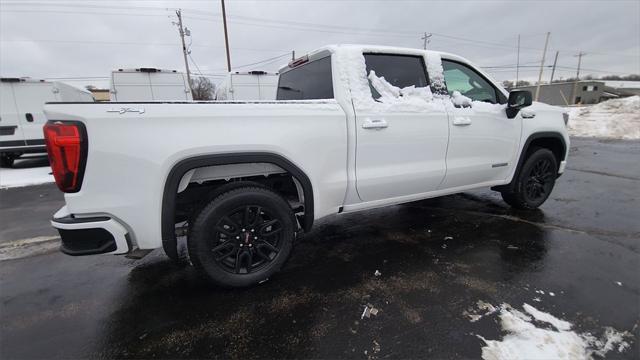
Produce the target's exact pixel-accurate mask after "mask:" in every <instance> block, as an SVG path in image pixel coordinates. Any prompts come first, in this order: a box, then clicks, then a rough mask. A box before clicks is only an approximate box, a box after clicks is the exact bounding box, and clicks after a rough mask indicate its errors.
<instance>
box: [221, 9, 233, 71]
mask: <svg viewBox="0 0 640 360" xmlns="http://www.w3.org/2000/svg"><path fill="white" fill-rule="evenodd" d="M221 1H222V24H223V25H224V46H225V47H226V49H227V71H229V72H231V54H229V35H228V34H227V12H226V11H225V9H224V0H221Z"/></svg>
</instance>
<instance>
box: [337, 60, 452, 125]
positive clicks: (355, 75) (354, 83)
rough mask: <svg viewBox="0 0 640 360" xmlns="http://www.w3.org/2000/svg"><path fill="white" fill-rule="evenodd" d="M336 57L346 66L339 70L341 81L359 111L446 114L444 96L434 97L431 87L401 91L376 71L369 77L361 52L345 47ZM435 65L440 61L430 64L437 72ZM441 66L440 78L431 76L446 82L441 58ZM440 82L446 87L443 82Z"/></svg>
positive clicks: (431, 61) (409, 88) (432, 61)
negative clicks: (433, 112) (444, 112)
mask: <svg viewBox="0 0 640 360" xmlns="http://www.w3.org/2000/svg"><path fill="white" fill-rule="evenodd" d="M336 55H337V56H338V59H339V61H340V62H341V63H342V64H343V66H340V67H339V69H340V70H339V71H340V72H339V75H338V77H339V81H340V82H341V83H342V86H343V87H344V88H346V89H350V90H351V97H352V99H353V103H354V106H355V107H356V109H359V110H361V111H372V112H386V111H402V112H420V111H429V110H432V111H444V106H445V103H444V101H443V99H444V97H442V96H436V95H434V94H432V93H431V89H430V88H429V87H420V88H416V87H415V86H408V87H406V88H402V89H400V88H398V87H397V86H394V85H392V84H390V83H389V82H388V81H386V80H385V79H384V77H379V76H377V75H376V73H375V72H374V71H373V70H372V71H371V72H370V73H369V74H367V67H366V64H365V59H364V55H363V54H362V50H361V49H358V48H343V49H341V51H338V52H337V53H336ZM435 62H436V60H429V61H428V63H429V64H431V65H430V66H431V67H432V68H433V69H432V71H433V72H437V71H438V70H437V69H436V65H434V63H435ZM437 63H438V66H439V68H440V70H439V75H438V74H431V73H430V74H429V75H430V76H435V78H436V79H444V75H443V72H442V65H440V61H439V57H438V59H437ZM363 74H367V76H363ZM439 81H440V82H441V83H442V84H444V82H443V81H442V80H439ZM372 87H373V89H375V90H376V91H377V92H378V93H379V94H380V95H381V97H380V98H378V99H374V98H373V96H372V93H371V88H372Z"/></svg>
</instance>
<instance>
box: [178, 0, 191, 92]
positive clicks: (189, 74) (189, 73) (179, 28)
mask: <svg viewBox="0 0 640 360" xmlns="http://www.w3.org/2000/svg"><path fill="white" fill-rule="evenodd" d="M176 15H177V16H178V22H177V23H175V22H174V24H176V25H178V31H179V33H180V40H182V56H184V67H185V68H186V70H187V82H188V83H189V90H192V89H191V72H190V71H189V61H188V60H187V55H189V53H188V52H187V46H186V45H185V42H184V35H185V28H184V27H183V26H182V11H181V10H180V9H178V10H176ZM187 31H189V30H187ZM188 35H189V34H187V36H188Z"/></svg>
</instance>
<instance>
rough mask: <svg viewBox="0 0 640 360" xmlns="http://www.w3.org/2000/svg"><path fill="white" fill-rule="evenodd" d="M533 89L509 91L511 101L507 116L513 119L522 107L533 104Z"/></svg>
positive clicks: (508, 105) (508, 104)
mask: <svg viewBox="0 0 640 360" xmlns="http://www.w3.org/2000/svg"><path fill="white" fill-rule="evenodd" d="M531 103H532V96H531V91H528V90H515V91H512V92H510V93H509V101H508V102H507V117H508V118H509V119H513V118H514V117H516V115H518V111H520V109H522V108H524V107H527V106H529V105H531Z"/></svg>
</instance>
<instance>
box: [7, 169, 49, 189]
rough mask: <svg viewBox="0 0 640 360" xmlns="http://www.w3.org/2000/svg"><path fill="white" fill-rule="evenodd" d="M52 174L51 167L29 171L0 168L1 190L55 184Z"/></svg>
mask: <svg viewBox="0 0 640 360" xmlns="http://www.w3.org/2000/svg"><path fill="white" fill-rule="evenodd" d="M50 173H51V168H50V167H49V166H44V167H37V168H29V169H10V168H0V189H6V188H12V187H21V186H29V185H38V184H45V183H50V182H54V181H55V180H54V179H53V175H50Z"/></svg>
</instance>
